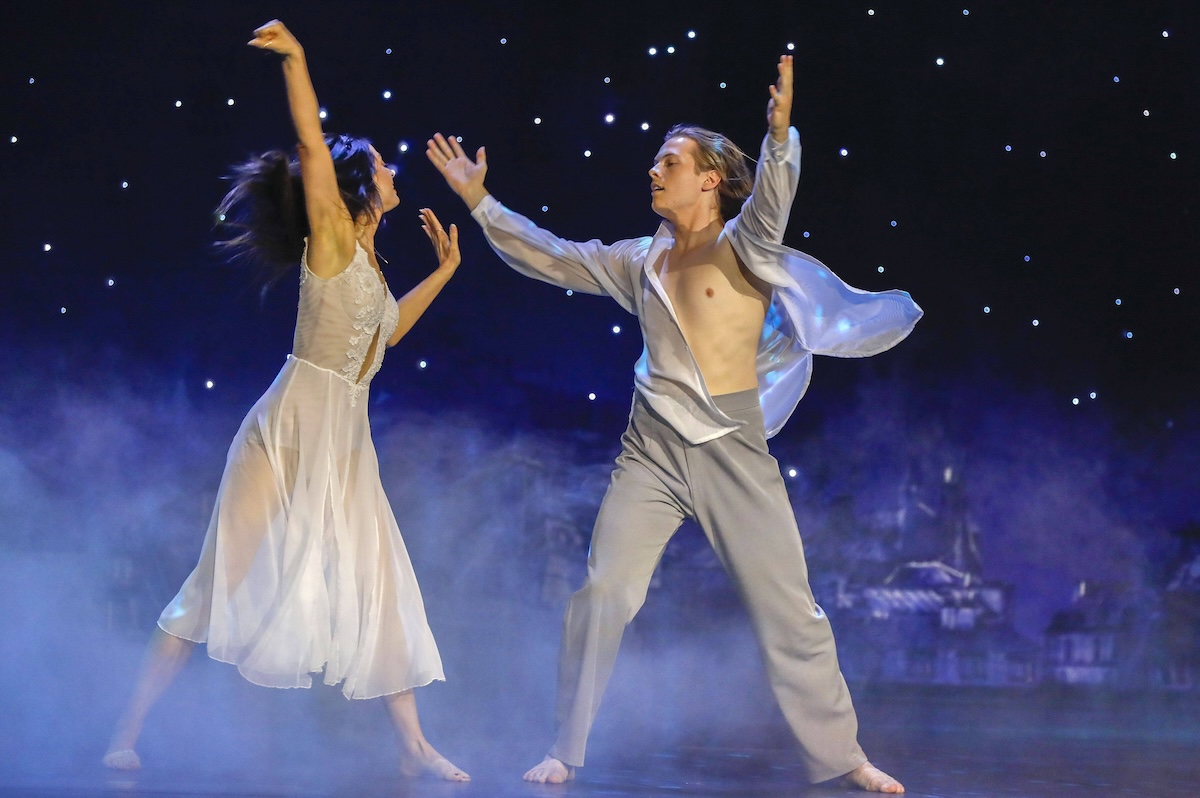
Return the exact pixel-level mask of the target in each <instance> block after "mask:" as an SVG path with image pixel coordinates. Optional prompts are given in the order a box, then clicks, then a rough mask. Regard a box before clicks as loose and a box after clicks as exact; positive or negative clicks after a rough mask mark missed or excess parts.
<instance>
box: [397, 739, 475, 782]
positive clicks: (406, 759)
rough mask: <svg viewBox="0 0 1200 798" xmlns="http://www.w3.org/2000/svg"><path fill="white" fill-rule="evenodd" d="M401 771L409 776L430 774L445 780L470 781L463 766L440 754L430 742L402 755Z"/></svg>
mask: <svg viewBox="0 0 1200 798" xmlns="http://www.w3.org/2000/svg"><path fill="white" fill-rule="evenodd" d="M400 772H401V773H402V774H403V775H405V776H408V777H409V778H415V777H417V776H430V777H432V778H435V779H442V780H444V781H470V780H471V777H470V776H468V775H467V772H466V771H465V770H463V769H462V768H460V767H458V766H457V765H455V764H454V763H453V762H451V761H450V760H449V759H447V758H446V757H444V756H442V755H441V754H439V753H438V752H437V751H435V750H434V749H433V746H432V745H430V744H429V743H422V744H421V745H419V746H417V748H416V749H415V750H411V751H407V752H405V753H403V754H401V755H400Z"/></svg>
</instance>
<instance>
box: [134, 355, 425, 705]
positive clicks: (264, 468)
mask: <svg viewBox="0 0 1200 798" xmlns="http://www.w3.org/2000/svg"><path fill="white" fill-rule="evenodd" d="M351 388H352V386H351V385H350V384H349V383H347V382H346V380H345V379H344V378H342V377H341V376H340V375H338V374H336V373H335V372H332V371H329V370H326V369H323V368H320V367H318V366H315V365H313V364H311V363H309V362H307V361H304V360H300V359H298V358H296V357H293V356H289V358H288V361H287V363H286V364H285V365H284V367H283V370H282V371H280V373H279V376H278V377H276V379H275V382H274V383H272V385H271V387H270V388H269V389H268V390H267V392H266V393H265V394H264V395H263V396H262V398H261V399H259V400H258V402H257V403H256V404H255V405H254V407H253V408H251V410H250V412H249V414H248V415H247V416H246V418H245V420H244V421H243V422H242V426H241V428H240V429H239V430H238V433H237V436H236V437H235V438H234V441H233V444H232V445H231V446H230V449H229V457H228V460H227V462H226V465H225V473H224V475H223V476H222V478H221V486H220V489H219V491H218V494H217V502H216V507H215V508H214V509H213V515H212V520H211V521H210V522H209V527H208V532H207V534H206V535H205V538H204V545H203V547H202V550H201V553H200V561H199V563H198V564H197V565H196V568H195V570H194V571H193V572H192V574H191V575H190V576H189V577H188V578H187V580H186V581H185V582H184V584H183V587H182V588H180V590H179V593H178V595H176V597H175V599H174V600H173V601H172V602H171V603H170V604H169V605H168V606H167V608H166V609H165V610H163V613H162V615H161V616H160V617H159V621H158V623H159V626H160V627H162V629H163V630H164V631H166V632H168V633H169V634H172V635H175V636H177V637H181V638H184V639H187V640H192V641H195V642H198V643H207V644H208V654H209V656H210V657H212V658H213V659H217V660H220V661H222V662H229V663H232V664H234V665H236V666H237V668H238V670H239V671H240V672H241V674H242V675H243V676H245V677H246V678H247V679H248V680H250V681H251V682H254V683H255V684H260V685H265V686H268V687H309V686H310V685H311V684H312V678H311V676H310V675H309V674H311V673H315V672H318V671H321V670H322V669H323V670H324V672H325V677H324V681H325V683H326V684H330V685H333V684H337V683H339V682H343V681H344V682H345V684H344V685H343V686H342V692H343V693H344V694H345V696H346V697H347V698H374V697H377V696H381V695H388V694H391V693H397V692H400V691H402V690H407V689H409V688H412V687H419V686H422V685H425V684H428V683H429V682H431V681H434V680H441V679H444V678H445V677H444V675H443V672H442V663H441V657H440V656H439V654H438V650H437V645H436V644H435V643H434V640H433V634H432V632H431V631H430V629H429V624H428V621H427V620H426V618H425V607H424V603H423V602H422V600H421V593H420V589H419V588H418V586H417V580H416V577H415V575H414V574H413V569H412V563H411V561H410V560H409V557H408V552H407V550H406V549H405V546H404V541H403V540H402V539H401V537H400V530H399V527H398V526H397V524H396V519H395V516H394V515H393V514H392V510H391V506H390V505H389V504H388V501H387V498H386V497H385V496H384V492H383V485H382V483H381V482H380V478H379V464H378V461H377V459H376V454H375V446H374V444H373V443H372V441H371V435H370V427H369V424H368V421H367V412H366V405H367V402H366V401H365V400H366V396H365V395H364V396H361V397H359V399H360V401H357V402H356V401H354V400H353V398H352V390H351Z"/></svg>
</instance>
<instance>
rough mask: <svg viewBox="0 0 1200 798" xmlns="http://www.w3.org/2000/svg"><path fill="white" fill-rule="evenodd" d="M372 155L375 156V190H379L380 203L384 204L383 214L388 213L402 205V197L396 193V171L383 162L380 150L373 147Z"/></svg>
mask: <svg viewBox="0 0 1200 798" xmlns="http://www.w3.org/2000/svg"><path fill="white" fill-rule="evenodd" d="M371 154H372V155H373V156H375V188H376V189H378V190H379V201H380V202H382V203H383V212H384V213H387V212H388V211H390V210H391V209H392V208H395V207H398V206H399V205H400V195H399V194H397V193H396V183H395V177H396V170H395V169H393V168H392V167H391V166H388V165H387V164H386V163H384V162H383V156H382V155H380V154H379V150H377V149H375V148H374V147H372V148H371Z"/></svg>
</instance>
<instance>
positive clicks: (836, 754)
mask: <svg viewBox="0 0 1200 798" xmlns="http://www.w3.org/2000/svg"><path fill="white" fill-rule="evenodd" d="M746 394H750V395H749V396H747V395H746ZM735 397H736V398H740V399H741V400H742V401H741V402H739V401H738V400H737V399H735ZM718 404H720V405H721V406H722V410H724V412H725V413H727V414H728V415H731V416H733V417H736V418H739V419H742V420H745V421H746V422H747V424H746V426H745V427H744V428H743V429H741V430H738V431H737V432H734V433H731V434H729V435H726V436H724V437H721V438H718V439H716V440H714V441H710V442H709V443H705V444H701V445H700V446H698V447H695V448H694V449H693V450H691V451H690V452H689V457H688V465H689V469H690V474H691V477H692V491H693V494H694V495H695V496H696V507H695V510H696V520H697V521H698V522H699V523H700V526H701V527H702V528H703V529H704V531H705V534H706V535H708V537H709V540H710V541H711V542H712V544H713V548H714V549H715V550H716V553H717V556H718V557H719V558H720V560H721V562H722V564H723V565H724V566H725V568H726V570H727V571H728V572H729V574H730V576H732V578H733V581H734V584H735V585H736V587H737V590H738V592H739V594H740V595H741V597H742V600H743V601H744V602H745V603H746V607H747V609H748V610H749V614H750V618H751V621H752V623H753V624H754V631H755V633H756V635H757V637H758V641H759V645H760V647H761V648H762V652H763V658H764V660H765V662H766V667H767V674H768V677H769V679H770V683H771V688H772V689H773V690H774V692H775V696H776V698H777V700H778V701H779V706H780V708H781V709H782V710H783V715H784V717H785V718H786V719H787V722H788V724H789V725H790V726H791V728H792V731H793V733H794V734H795V735H796V739H797V740H798V741H799V743H800V748H801V751H802V754H803V757H804V761H805V764H806V765H807V767H808V770H809V774H810V776H811V778H812V780H813V781H825V780H827V779H831V778H835V777H837V776H841V775H844V774H847V773H850V772H852V771H854V770H856V769H857V768H859V767H860V766H862V765H864V764H865V763H866V761H867V757H866V755H864V754H863V751H862V749H861V748H860V747H859V745H858V741H857V735H858V720H857V717H856V715H855V713H854V706H853V704H852V703H851V700H850V693H849V690H848V689H847V688H846V682H845V680H844V679H843V678H842V674H841V670H840V669H839V667H838V660H837V652H836V650H835V647H834V641H833V632H832V629H831V628H830V625H829V620H828V619H827V618H826V617H825V613H824V612H823V611H822V610H821V608H820V607H819V606H818V605H817V603H816V601H815V600H814V599H813V595H812V591H811V589H810V588H809V585H808V567H807V565H806V563H805V560H804V549H803V546H802V545H801V542H800V534H799V531H798V530H797V528H796V520H795V515H794V514H793V512H792V507H791V503H790V502H789V501H788V496H787V490H786V488H785V487H784V484H783V478H782V477H781V476H780V473H779V466H778V464H777V463H776V461H775V459H774V458H773V457H772V456H771V455H770V453H769V452H768V451H767V444H766V439H765V437H764V435H763V429H762V416H761V411H759V409H758V402H757V392H753V393H752V392H745V393H744V394H730V395H729V396H728V397H718ZM726 405H728V406H726ZM739 405H740V406H739ZM747 405H748V406H747Z"/></svg>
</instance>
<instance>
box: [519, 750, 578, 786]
mask: <svg viewBox="0 0 1200 798" xmlns="http://www.w3.org/2000/svg"><path fill="white" fill-rule="evenodd" d="M524 778H525V781H536V782H537V783H538V784H562V783H563V782H567V781H570V780H571V779H573V778H575V768H573V767H569V766H568V765H566V764H564V763H563V762H562V761H560V760H558V759H555V758H554V757H552V756H550V755H549V754H547V755H546V758H545V759H543V760H542V761H541V762H539V763H538V764H536V765H534V766H533V767H531V768H530V769H529V770H527V771H526V772H525V776H524Z"/></svg>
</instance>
